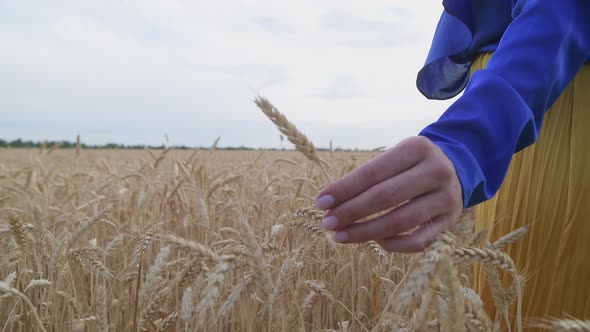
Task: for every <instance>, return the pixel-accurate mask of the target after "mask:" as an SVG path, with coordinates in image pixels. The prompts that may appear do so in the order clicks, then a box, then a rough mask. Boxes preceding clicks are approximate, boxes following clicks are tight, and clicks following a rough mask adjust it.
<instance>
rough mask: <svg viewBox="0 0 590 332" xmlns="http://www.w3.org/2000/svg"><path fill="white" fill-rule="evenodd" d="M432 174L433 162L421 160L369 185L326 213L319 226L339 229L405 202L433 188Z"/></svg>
mask: <svg viewBox="0 0 590 332" xmlns="http://www.w3.org/2000/svg"><path fill="white" fill-rule="evenodd" d="M431 175H432V164H431V163H427V162H422V163H419V164H418V165H416V166H415V167H412V168H410V169H409V170H407V171H405V172H403V173H401V174H399V175H397V176H395V177H393V178H390V179H387V180H385V181H383V182H381V183H378V184H377V185H375V186H373V187H371V188H369V189H368V190H367V191H365V192H363V193H361V194H360V195H358V196H356V197H353V198H352V199H350V200H348V201H346V202H344V203H342V204H340V205H338V206H337V207H336V208H334V209H333V210H331V211H330V212H328V213H327V214H326V216H325V218H324V221H323V222H322V227H324V228H325V229H329V230H341V229H344V228H345V227H347V226H348V225H350V224H352V223H354V222H355V221H357V220H359V219H362V218H364V217H367V216H370V215H372V214H373V213H376V212H379V211H383V210H386V209H389V208H391V207H395V206H398V205H400V204H402V203H403V202H405V201H408V200H411V199H414V198H416V197H419V196H422V195H424V194H425V193H428V192H430V191H434V190H435V189H437V188H438V187H439V186H440V181H439V179H438V178H437V177H434V176H431Z"/></svg>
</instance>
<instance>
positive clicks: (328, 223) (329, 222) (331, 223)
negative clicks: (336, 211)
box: [322, 216, 338, 230]
mask: <svg viewBox="0 0 590 332" xmlns="http://www.w3.org/2000/svg"><path fill="white" fill-rule="evenodd" d="M336 227H338V218H336V217H334V216H329V217H327V218H326V219H324V220H322V228H323V229H326V230H330V229H334V228H336Z"/></svg>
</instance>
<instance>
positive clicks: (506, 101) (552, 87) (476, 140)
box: [420, 0, 590, 207]
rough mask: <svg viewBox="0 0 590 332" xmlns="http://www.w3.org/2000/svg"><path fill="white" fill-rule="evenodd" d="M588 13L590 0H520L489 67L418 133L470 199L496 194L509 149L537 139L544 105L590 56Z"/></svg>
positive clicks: (480, 199)
mask: <svg viewBox="0 0 590 332" xmlns="http://www.w3.org/2000/svg"><path fill="white" fill-rule="evenodd" d="M589 14H590V1H589V0H562V1H556V0H519V1H515V3H514V5H513V9H512V16H513V20H512V22H511V23H510V24H509V25H508V27H507V29H506V31H505V32H504V34H503V36H502V38H501V40H500V43H499V45H498V47H497V49H496V51H495V53H494V54H493V56H492V57H491V59H490V61H489V62H488V64H487V67H486V69H485V70H479V71H477V72H475V73H474V74H473V75H472V77H471V79H470V81H469V83H468V85H467V87H466V89H465V92H464V94H463V96H461V97H460V98H459V99H458V100H457V101H456V102H455V103H454V104H453V105H451V107H450V108H449V109H448V110H447V111H446V112H445V113H444V114H443V115H442V116H441V118H440V119H439V120H438V121H437V122H435V123H433V124H431V125H429V126H427V127H426V128H425V129H424V130H423V131H422V132H421V133H420V135H423V136H425V137H428V138H429V139H430V140H431V141H432V142H434V143H435V144H436V145H438V146H439V147H440V148H441V149H442V150H443V152H444V153H445V154H446V155H447V156H448V157H449V159H451V161H452V162H453V164H454V166H455V169H456V171H457V175H458V177H459V180H460V181H461V185H462V188H463V204H464V206H465V207H469V206H473V205H475V204H478V203H480V202H483V201H485V200H487V199H489V198H491V197H492V196H493V195H494V194H495V193H496V192H497V191H498V189H499V188H500V185H501V184H502V181H503V180H504V177H505V175H506V172H507V170H508V166H509V164H510V161H511V159H512V155H513V154H514V153H515V152H518V151H519V150H521V149H523V148H525V147H527V146H529V145H531V144H533V143H534V142H535V141H536V140H537V137H538V134H539V130H540V129H541V125H542V123H543V116H544V113H545V111H546V110H547V109H548V108H549V107H550V106H551V105H552V104H553V103H554V102H555V101H556V100H557V98H558V97H559V95H560V94H561V93H562V92H563V91H564V90H565V88H566V86H567V85H568V84H569V82H571V81H572V79H573V78H574V77H575V75H576V73H577V72H578V71H579V70H580V69H581V67H582V66H583V65H584V62H585V61H586V60H587V59H588V58H589V57H590V23H589V22H590V19H588V18H587V16H588V15H589ZM585 16H586V17H585ZM589 93H590V92H589ZM588 111H590V110H588Z"/></svg>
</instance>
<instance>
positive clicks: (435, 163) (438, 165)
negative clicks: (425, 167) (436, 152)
mask: <svg viewBox="0 0 590 332" xmlns="http://www.w3.org/2000/svg"><path fill="white" fill-rule="evenodd" d="M431 164H432V172H433V176H434V177H435V178H436V179H437V180H439V181H447V180H450V179H452V177H453V176H454V175H455V167H454V166H453V163H452V162H451V161H450V160H446V159H445V158H442V157H438V158H433V160H432V161H431Z"/></svg>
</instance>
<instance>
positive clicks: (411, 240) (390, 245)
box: [376, 215, 451, 252]
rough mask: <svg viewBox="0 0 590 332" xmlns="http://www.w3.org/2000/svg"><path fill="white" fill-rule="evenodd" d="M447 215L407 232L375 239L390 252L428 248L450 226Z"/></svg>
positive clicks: (415, 250)
mask: <svg viewBox="0 0 590 332" xmlns="http://www.w3.org/2000/svg"><path fill="white" fill-rule="evenodd" d="M450 224H451V223H450V219H449V216H447V215H444V216H440V217H437V218H435V219H434V220H433V221H432V222H431V223H426V224H424V225H422V226H420V227H418V228H417V229H416V230H414V231H413V232H411V233H409V234H402V235H394V236H392V237H389V238H386V239H382V240H378V241H376V242H377V243H378V244H379V245H380V246H382V247H383V249H385V250H387V251H391V252H419V251H424V249H426V248H428V247H429V246H430V245H431V244H432V242H434V240H435V239H436V236H437V235H438V234H440V233H442V232H443V231H445V230H446V229H448V228H450Z"/></svg>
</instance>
